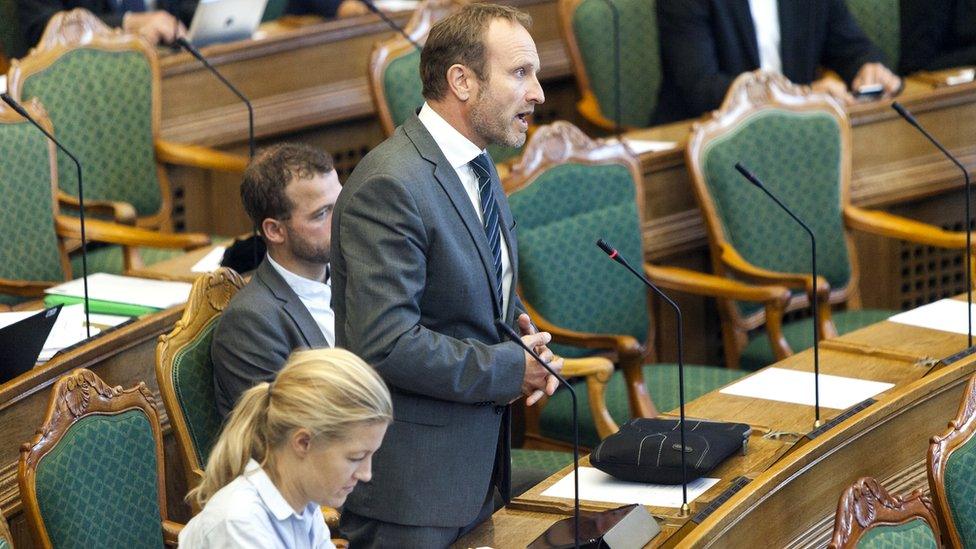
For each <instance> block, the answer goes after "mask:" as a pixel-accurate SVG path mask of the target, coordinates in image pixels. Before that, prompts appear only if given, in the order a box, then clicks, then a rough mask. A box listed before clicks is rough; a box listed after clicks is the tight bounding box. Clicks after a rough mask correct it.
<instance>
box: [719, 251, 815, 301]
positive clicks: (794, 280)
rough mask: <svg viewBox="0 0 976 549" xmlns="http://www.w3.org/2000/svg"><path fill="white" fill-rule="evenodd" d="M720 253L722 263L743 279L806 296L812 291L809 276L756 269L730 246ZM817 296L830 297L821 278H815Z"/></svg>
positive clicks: (811, 282) (811, 278) (810, 277)
mask: <svg viewBox="0 0 976 549" xmlns="http://www.w3.org/2000/svg"><path fill="white" fill-rule="evenodd" d="M720 253H721V259H722V262H723V263H725V264H726V265H728V266H729V268H731V269H732V270H734V271H736V272H737V273H739V274H741V275H743V276H745V277H748V278H751V279H754V280H756V281H759V282H762V283H764V284H780V285H783V286H786V287H787V288H794V289H799V290H803V291H804V292H806V294H807V295H810V293H811V290H813V276H811V275H809V274H803V273H781V272H778V271H771V270H769V269H763V268H762V267H757V266H755V265H753V264H752V263H749V262H748V261H746V260H745V259H744V258H743V257H742V256H741V255H739V252H737V251H735V249H734V248H732V247H731V246H725V245H723V246H722V247H721V251H720ZM817 295H818V298H819V299H821V300H827V299H829V297H830V283H828V282H827V279H826V278H824V277H822V276H818V277H817Z"/></svg>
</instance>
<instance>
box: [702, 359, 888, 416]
mask: <svg viewBox="0 0 976 549" xmlns="http://www.w3.org/2000/svg"><path fill="white" fill-rule="evenodd" d="M894 386H895V385H894V384H893V383H883V382H880V381H870V380H867V379H857V378H853V377H841V376H830V375H826V374H820V406H822V407H824V408H836V409H838V410H844V409H846V408H850V407H851V406H853V405H855V404H857V403H858V402H861V401H863V400H865V399H868V398H871V397H873V396H874V395H876V394H878V393H881V392H883V391H887V390H888V389H890V388H892V387H894ZM719 392H721V393H723V394H726V395H737V396H744V397H750V398H762V399H766V400H776V401H779V402H792V403H794V404H806V405H809V406H813V404H814V383H813V372H801V371H798V370H786V369H783V368H766V369H765V370H760V371H759V372H756V373H755V374H753V375H751V376H749V377H747V378H745V379H743V380H741V381H739V382H736V383H733V384H732V385H729V386H728V387H726V388H724V389H722V390H721V391H719Z"/></svg>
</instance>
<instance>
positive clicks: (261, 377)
mask: <svg viewBox="0 0 976 549" xmlns="http://www.w3.org/2000/svg"><path fill="white" fill-rule="evenodd" d="M340 188H341V187H340V185H339V176H338V175H336V171H335V168H334V167H333V164H332V158H331V157H330V156H329V154H328V153H326V152H325V151H322V150H320V149H313V148H311V147H308V146H306V145H297V144H282V145H275V146H273V147H270V148H267V149H265V150H263V151H261V152H260V153H258V155H257V156H256V157H255V158H254V160H253V161H252V162H251V165H250V166H248V168H247V171H246V172H244V181H243V182H242V183H241V200H242V201H243V202H244V209H245V210H246V211H247V214H248V216H250V218H251V220H252V221H253V222H254V226H255V227H257V228H258V232H259V233H260V235H261V237H262V239H263V240H264V242H265V244H266V245H267V248H268V254H267V255H266V256H265V258H264V260H263V261H262V262H261V264H260V265H259V266H258V268H257V269H256V270H255V271H254V276H253V277H252V278H251V281H250V282H249V283H248V285H247V286H245V287H244V288H243V289H242V290H241V291H240V292H238V293H237V295H235V296H234V298H233V299H232V300H231V302H230V305H228V307H227V309H226V310H225V311H224V313H223V315H221V318H220V321H219V323H218V324H217V328H216V330H215V331H214V338H213V344H212V347H211V356H212V358H213V362H214V388H215V392H216V399H217V410H218V412H219V413H220V416H221V417H222V418H225V417H227V414H229V413H230V411H231V409H232V408H233V407H234V403H235V402H237V399H238V397H240V395H241V393H243V392H244V391H246V390H247V389H249V388H250V387H252V386H253V385H256V384H257V383H259V382H262V381H269V380H271V379H273V378H274V376H275V374H276V373H277V372H278V370H279V369H280V368H281V367H282V365H284V363H285V359H287V358H288V355H289V354H291V352H292V351H293V350H295V349H297V348H311V347H326V346H329V347H331V346H333V345H334V344H335V315H334V314H333V313H332V308H331V305H330V301H331V299H332V287H331V281H330V280H329V259H330V258H329V255H330V247H331V234H332V208H333V206H335V202H336V198H337V197H338V196H339V190H340Z"/></svg>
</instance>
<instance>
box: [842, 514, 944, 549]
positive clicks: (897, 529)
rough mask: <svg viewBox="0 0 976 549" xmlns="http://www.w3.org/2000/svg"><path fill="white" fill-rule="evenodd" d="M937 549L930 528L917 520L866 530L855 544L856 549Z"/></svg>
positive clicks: (925, 523)
mask: <svg viewBox="0 0 976 549" xmlns="http://www.w3.org/2000/svg"><path fill="white" fill-rule="evenodd" d="M929 547H931V548H932V549H935V548H936V547H938V546H937V545H936V543H935V535H934V534H933V533H932V527H931V526H929V524H928V523H927V522H925V521H924V520H922V519H920V518H917V519H913V520H910V521H908V522H906V523H904V524H897V525H892V524H881V525H878V526H875V527H873V528H870V529H868V530H867V531H866V532H864V535H862V536H861V539H859V540H858V542H857V549H910V548H911V549H925V548H929Z"/></svg>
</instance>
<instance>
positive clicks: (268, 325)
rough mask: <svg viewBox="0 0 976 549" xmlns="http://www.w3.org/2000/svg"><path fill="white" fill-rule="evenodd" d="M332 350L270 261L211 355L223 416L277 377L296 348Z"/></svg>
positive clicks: (233, 307) (234, 308)
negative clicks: (249, 392)
mask: <svg viewBox="0 0 976 549" xmlns="http://www.w3.org/2000/svg"><path fill="white" fill-rule="evenodd" d="M328 346H329V342H328V341H327V340H326V339H325V336H323V335H322V330H320V329H319V326H318V324H316V323H315V319H313V318H312V314H311V313H309V312H308V309H307V308H305V305H304V304H303V303H302V301H301V300H300V299H299V298H298V296H297V295H296V294H295V292H294V291H293V290H292V289H291V286H289V285H288V283H287V282H285V279H283V278H281V275H280V274H278V271H276V270H275V268H274V267H273V266H272V265H271V264H270V263H268V259H267V257H265V259H264V260H263V261H262V262H261V264H260V265H259V266H258V268H257V269H255V271H254V276H253V277H251V281H250V282H249V283H248V284H247V286H244V288H242V289H241V291H240V292H238V293H237V295H235V296H234V297H233V299H231V301H230V304H229V305H228V306H227V309H226V310H224V312H223V314H222V315H220V320H218V324H217V327H216V329H215V330H214V337H213V343H212V344H211V347H210V356H211V358H212V359H213V364H214V389H215V393H216V398H217V411H218V413H220V417H222V418H226V417H227V415H228V414H230V411H231V410H232V409H233V408H234V404H235V403H236V402H237V399H238V398H240V396H241V394H242V393H243V392H244V391H246V390H248V389H250V388H251V387H253V386H254V385H257V384H258V383H260V382H262V381H270V380H272V379H274V376H275V374H277V373H278V371H279V370H281V367H282V366H284V364H285V360H286V359H287V358H288V355H289V354H291V352H292V351H294V350H295V349H299V348H313V347H328Z"/></svg>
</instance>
